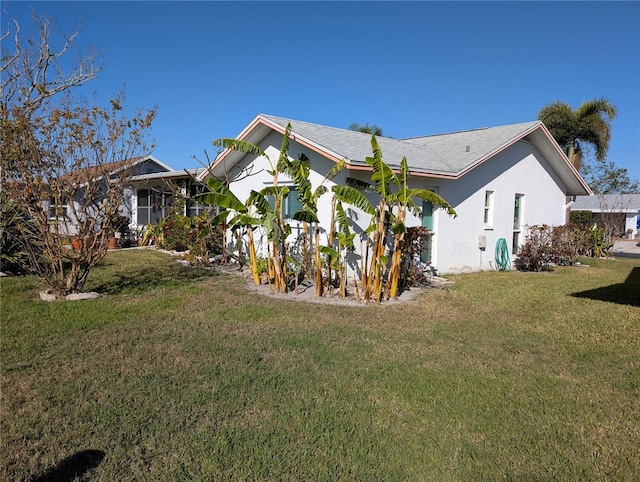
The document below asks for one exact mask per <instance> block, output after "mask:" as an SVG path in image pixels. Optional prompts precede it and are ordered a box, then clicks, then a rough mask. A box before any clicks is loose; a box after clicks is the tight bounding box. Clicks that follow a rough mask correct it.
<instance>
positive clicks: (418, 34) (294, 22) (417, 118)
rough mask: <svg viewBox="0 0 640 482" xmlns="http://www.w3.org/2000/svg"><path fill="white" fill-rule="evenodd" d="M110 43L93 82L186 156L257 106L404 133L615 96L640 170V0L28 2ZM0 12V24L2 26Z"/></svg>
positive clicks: (181, 158) (521, 118)
mask: <svg viewBox="0 0 640 482" xmlns="http://www.w3.org/2000/svg"><path fill="white" fill-rule="evenodd" d="M3 4H4V5H5V6H6V7H7V8H8V10H9V11H10V12H11V13H12V14H14V15H17V16H18V17H19V18H22V19H25V20H26V19H27V18H28V17H27V16H28V14H29V9H30V8H31V7H33V8H35V9H36V11H44V12H46V13H48V14H50V15H52V16H54V17H56V18H57V19H58V22H59V24H60V28H61V29H62V30H63V31H65V32H69V31H70V29H71V28H73V25H74V24H75V22H76V20H78V21H80V22H81V23H82V26H81V42H80V43H79V45H80V46H83V45H85V44H86V43H92V44H94V45H95V46H96V47H98V48H99V49H100V50H102V52H103V56H104V61H103V70H102V72H101V73H100V76H99V78H98V79H97V80H94V81H92V82H91V83H90V84H88V90H89V91H97V92H98V94H99V95H100V98H102V99H106V98H107V97H108V96H110V95H112V94H113V93H115V92H118V91H119V90H120V89H121V88H122V86H123V84H126V92H127V101H128V105H129V106H143V107H152V106H157V107H158V109H159V114H158V118H157V121H156V123H155V125H154V128H153V137H154V138H155V139H156V149H155V150H154V152H153V155H154V156H156V157H157V158H158V159H160V160H161V161H163V162H165V163H167V164H169V165H170V166H172V167H174V168H176V169H181V168H186V167H197V166H198V163H197V162H196V161H195V160H194V159H192V156H193V155H197V156H198V157H199V158H200V159H202V160H204V155H203V152H204V151H205V150H207V151H208V152H209V153H210V154H211V155H212V154H213V153H214V150H213V148H212V146H211V140H213V139H216V138H219V137H234V136H236V135H237V134H238V133H239V132H240V131H241V130H242V129H243V128H244V127H245V126H246V125H247V124H248V123H249V122H250V121H251V120H252V119H253V118H254V117H255V116H256V115H257V114H258V113H266V114H272V115H278V116H283V117H289V118H293V119H299V120H304V121H308V122H315V123H319V124H326V125H330V126H335V127H343V128H346V127H348V126H349V125H350V124H352V123H353V122H358V123H360V124H364V123H367V122H368V123H370V124H377V125H379V126H380V127H382V128H383V130H384V132H385V133H388V134H390V135H392V136H394V137H399V138H402V137H411V136H418V135H426V134H436V133H442V132H451V131H457V130H465V129H473V128H479V127H487V126H494V125H502V124H509V123H516V122H525V121H530V120H535V119H536V118H537V114H538V111H539V110H540V108H542V107H543V106H544V105H545V104H547V103H549V102H551V101H554V100H562V101H565V102H567V103H568V104H570V105H571V106H572V107H574V108H576V107H577V106H578V105H579V104H580V103H581V102H582V101H584V100H589V99H594V98H600V97H607V98H609V99H610V101H611V102H612V103H613V104H614V105H616V106H617V107H618V111H619V114H618V117H617V118H616V119H615V120H614V121H613V124H612V125H613V139H612V142H611V147H610V151H609V156H608V160H610V161H614V162H615V163H616V165H617V166H618V167H625V168H627V169H628V170H629V174H630V176H631V177H632V178H634V179H640V141H639V137H640V120H639V118H640V95H639V93H640V3H639V2H635V1H632V2H204V1H202V2H159V1H153V2H86V1H78V2H55V1H50V2H28V1H10V2H6V0H3ZM5 26H6V24H5V23H3V29H4V28H5Z"/></svg>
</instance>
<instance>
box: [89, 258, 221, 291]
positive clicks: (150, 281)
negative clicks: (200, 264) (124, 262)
mask: <svg viewBox="0 0 640 482" xmlns="http://www.w3.org/2000/svg"><path fill="white" fill-rule="evenodd" d="M217 275H218V273H217V272H216V271H215V270H205V269H200V268H181V267H176V268H174V269H168V268H167V266H166V265H160V266H154V265H151V266H147V267H145V268H143V269H135V270H132V271H131V272H130V273H122V272H119V273H115V274H113V275H112V276H110V277H109V278H108V279H105V280H104V281H102V282H101V283H99V284H96V285H92V286H91V290H92V291H97V292H98V293H107V294H112V295H113V294H118V293H123V292H129V293H132V292H133V293H136V292H144V291H148V290H150V289H153V288H157V287H160V286H179V285H183V284H187V283H192V282H194V281H198V280H201V279H203V278H208V277H213V276H217Z"/></svg>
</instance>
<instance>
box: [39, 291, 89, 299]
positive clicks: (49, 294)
mask: <svg viewBox="0 0 640 482" xmlns="http://www.w3.org/2000/svg"><path fill="white" fill-rule="evenodd" d="M96 298H100V294H99V293H96V292H95V291H89V292H87V293H72V294H70V295H67V296H66V297H65V298H63V299H64V300H66V301H79V300H95V299H96ZM40 299H41V300H42V301H61V299H60V298H58V297H57V296H56V294H55V291H54V290H47V291H41V292H40Z"/></svg>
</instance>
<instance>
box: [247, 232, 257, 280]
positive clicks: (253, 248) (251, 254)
mask: <svg viewBox="0 0 640 482" xmlns="http://www.w3.org/2000/svg"><path fill="white" fill-rule="evenodd" d="M247 238H248V241H249V261H250V262H251V275H252V276H253V282H254V284H255V285H256V286H259V285H260V274H259V273H258V260H257V258H256V246H255V244H254V243H253V228H252V227H251V226H247Z"/></svg>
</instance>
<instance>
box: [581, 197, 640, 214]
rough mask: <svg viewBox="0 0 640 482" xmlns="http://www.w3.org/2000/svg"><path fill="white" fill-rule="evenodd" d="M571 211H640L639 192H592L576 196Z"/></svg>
mask: <svg viewBox="0 0 640 482" xmlns="http://www.w3.org/2000/svg"><path fill="white" fill-rule="evenodd" d="M571 210H572V211H594V212H599V211H608V210H614V211H620V212H623V211H628V212H635V211H638V212H640V194H594V195H593V196H577V197H576V200H575V202H574V203H573V205H572V206H571Z"/></svg>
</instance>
